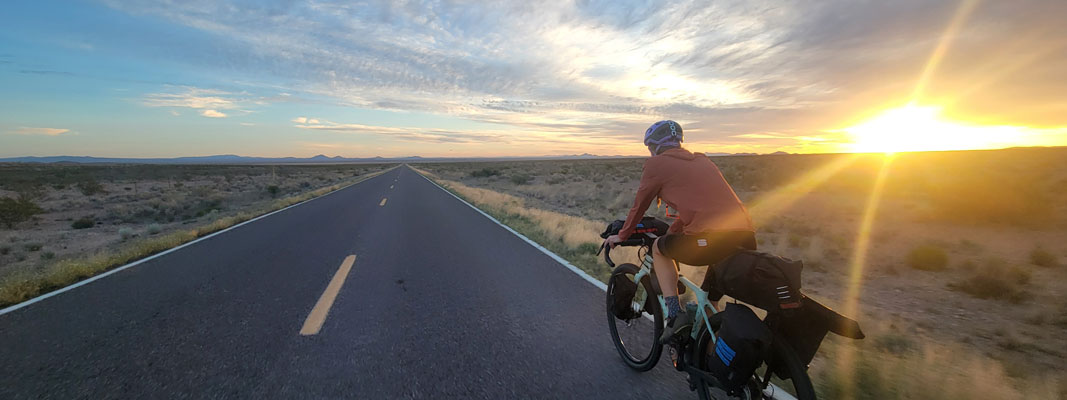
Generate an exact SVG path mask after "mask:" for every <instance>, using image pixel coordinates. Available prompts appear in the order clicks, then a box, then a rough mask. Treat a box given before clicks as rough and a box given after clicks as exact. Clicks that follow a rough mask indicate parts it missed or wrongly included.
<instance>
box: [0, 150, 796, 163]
mask: <svg viewBox="0 0 1067 400" xmlns="http://www.w3.org/2000/svg"><path fill="white" fill-rule="evenodd" d="M706 154H707V155H708V156H731V155H739V156H740V155H756V154H755V153H738V154H727V153H706ZM773 154H789V153H784V152H781V151H779V152H777V153H773ZM608 158H633V156H617V155H616V156H598V155H593V154H589V153H585V154H577V155H564V156H541V157H419V156H411V157H390V158H386V157H369V158H347V157H341V156H334V157H329V156H326V155H322V154H319V155H317V156H314V157H307V158H299V157H247V156H239V155H235V154H222V155H215V156H199V157H174V158H109V157H88V156H49V157H10V158H0V163H71V164H327V163H395V162H443V161H506V160H584V159H608Z"/></svg>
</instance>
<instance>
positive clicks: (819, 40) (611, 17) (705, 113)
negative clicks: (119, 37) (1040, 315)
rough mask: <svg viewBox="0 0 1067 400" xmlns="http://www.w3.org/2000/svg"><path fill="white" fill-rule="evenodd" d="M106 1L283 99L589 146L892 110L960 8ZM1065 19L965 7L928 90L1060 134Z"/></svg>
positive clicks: (838, 0)
mask: <svg viewBox="0 0 1067 400" xmlns="http://www.w3.org/2000/svg"><path fill="white" fill-rule="evenodd" d="M108 4H109V5H111V6H112V7H114V8H117V9H120V10H123V11H126V12H128V13H130V14H134V15H150V16H154V17H159V18H162V19H166V20H170V21H173V22H174V23H177V24H181V25H184V26H187V27H190V28H192V29H193V30H195V31H196V32H198V33H199V35H198V36H196V37H197V38H201V39H203V38H214V39H217V40H212V41H210V43H207V42H208V41H207V40H202V41H201V42H190V43H188V44H187V45H186V47H182V46H175V48H174V50H173V52H172V53H173V55H171V56H172V57H174V58H175V60H177V61H179V62H187V63H190V64H192V65H196V66H198V67H200V66H207V67H217V68H219V69H220V70H234V69H237V70H241V71H249V72H254V73H259V74H261V75H263V76H269V77H270V81H271V82H286V83H284V84H280V86H281V87H277V88H276V89H277V91H278V92H279V94H278V95H277V96H281V97H288V95H289V94H290V93H298V94H302V95H303V94H307V95H310V96H313V97H321V98H324V99H328V100H324V101H327V102H330V103H335V104H341V105H344V106H351V107H359V108H369V109H387V110H402V111H418V112H427V113H434V114H442V115H448V116H454V117H458V118H464V119H469V120H473V121H479V122H488V123H494V124H500V125H501V127H502V128H504V129H502V130H508V129H525V130H535V131H536V130H540V131H541V132H556V133H560V134H565V135H569V134H575V135H577V134H578V133H586V134H589V135H591V136H596V137H611V136H621V135H628V134H630V132H633V131H637V130H641V129H642V125H644V126H647V125H648V124H649V123H651V122H653V121H655V120H658V119H663V118H675V119H679V120H683V119H684V120H687V121H689V123H688V124H687V126H695V127H698V129H695V130H693V134H694V139H696V140H704V141H715V140H724V141H725V140H738V139H746V138H744V137H737V136H736V135H744V134H760V133H763V132H768V131H775V132H783V133H784V134H793V131H790V129H792V130H795V131H797V132H803V133H800V134H802V135H808V136H810V135H818V134H819V131H825V130H830V129H833V128H838V127H840V126H839V124H840V123H841V122H843V121H844V120H846V119H848V118H851V117H854V116H855V115H856V114H858V113H862V112H865V111H867V110H869V109H873V108H878V107H885V106H888V105H892V104H894V103H902V102H906V101H908V100H909V96H910V95H911V94H912V93H913V91H914V85H915V83H916V81H917V79H918V75H919V74H920V72H921V71H922V69H923V68H924V66H925V65H926V63H927V60H928V59H929V57H930V55H931V54H932V53H933V51H934V49H935V48H937V46H938V45H939V43H941V41H942V37H943V36H944V33H945V29H946V27H947V26H948V24H949V21H950V20H952V18H953V15H955V14H956V12H957V4H956V2H929V1H923V0H901V1H894V2H853V1H848V0H828V1H824V2H819V3H809V2H804V3H788V2H787V3H781V2H775V1H770V0H762V1H722V2H706V1H700V0H680V1H673V2H614V1H579V2H558V3H529V2H488V3H481V4H477V5H471V4H466V3H462V2H459V3H454V2H438V1H429V0H426V1H418V0H416V1H410V2H390V1H371V2H368V3H365V4H364V3H361V4H359V5H353V4H349V3H348V2H343V1H315V2H303V1H289V2H281V3H278V4H273V5H260V4H256V3H246V2H151V3H147V2H139V1H132V0H131V1H122V0H110V1H108ZM1065 18H1067V5H1064V4H1063V2H1062V1H1056V0H1024V1H1021V2H983V3H981V4H979V5H978V6H977V8H976V9H975V10H974V11H973V12H971V13H970V14H969V16H968V18H967V19H966V20H965V22H964V24H963V25H961V28H960V29H959V30H958V31H956V32H954V34H953V35H951V36H950V37H949V39H950V40H949V41H948V42H946V43H948V45H949V46H948V47H947V48H948V51H947V52H946V53H945V57H944V58H943V59H942V61H941V63H940V65H939V67H938V69H937V70H936V71H935V73H934V75H933V79H932V80H931V84H930V86H929V87H928V88H927V89H926V90H925V91H924V93H925V96H926V98H927V99H929V100H930V101H944V102H949V103H951V104H952V108H954V109H957V110H960V112H961V113H970V114H972V115H984V116H989V118H990V119H994V120H996V122H1011V121H1014V120H1020V121H1021V120H1025V124H1045V125H1051V126H1057V125H1067V109H1065V108H1064V106H1063V103H1062V100H1060V99H1061V98H1062V93H1064V92H1065V91H1067V79H1062V71H1064V70H1067V52H1063V51H1062V50H1063V49H1064V48H1067V24H1062V23H1061V21H1062V20H1064V19H1065ZM146 40H147V39H146ZM160 40H164V39H160ZM165 40H170V39H165ZM101 43H102V42H101ZM168 43H169V42H168ZM206 44H210V51H209V50H203V49H201V48H202V47H204V46H205V45H206ZM1005 93H1007V94H1010V95H1005ZM259 99H261V98H257V97H255V96H251V95H248V94H247V93H233V92H228V91H220V90H212V89H202V88H193V87H173V88H172V90H169V91H167V92H164V93H157V94H153V95H149V96H146V98H145V100H144V102H145V104H146V105H149V106H156V107H184V108H193V109H197V110H234V109H238V108H240V109H247V108H249V107H251V106H254V105H255V104H256V102H257V101H259ZM242 104H243V105H242ZM947 111H948V112H951V111H952V110H951V109H949V110H947ZM301 118H306V117H301ZM298 120H299V118H298V119H297V120H294V122H296V123H298V124H305V125H322V126H328V124H326V123H316V122H310V121H308V120H307V119H304V120H302V121H298ZM309 129H310V128H309ZM747 139H754V140H756V141H758V140H761V139H760V138H757V137H749V138H747Z"/></svg>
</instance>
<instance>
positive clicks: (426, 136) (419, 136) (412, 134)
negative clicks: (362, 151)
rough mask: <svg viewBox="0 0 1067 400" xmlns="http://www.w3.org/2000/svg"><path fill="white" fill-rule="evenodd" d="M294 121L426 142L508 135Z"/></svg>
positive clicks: (304, 125) (484, 139)
mask: <svg viewBox="0 0 1067 400" xmlns="http://www.w3.org/2000/svg"><path fill="white" fill-rule="evenodd" d="M313 121H314V122H313ZM293 122H296V123H297V125H296V127H297V128H301V129H308V130H315V131H329V132H337V133H345V134H356V135H380V136H387V137H389V138H393V139H399V140H405V141H411V142H425V143H485V142H504V141H505V139H504V138H505V136H506V135H504V134H501V133H499V132H492V131H484V130H448V129H423V128H412V127H394V126H375V125H363V124H344V123H335V122H330V121H322V122H320V121H319V120H318V119H315V118H305V117H300V118H296V119H294V120H293Z"/></svg>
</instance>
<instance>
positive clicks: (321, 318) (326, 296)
mask: <svg viewBox="0 0 1067 400" xmlns="http://www.w3.org/2000/svg"><path fill="white" fill-rule="evenodd" d="M355 263H356V255H355V254H352V255H350V256H348V257H345V261H344V262H342V263H341V268H338V269H337V273H335V274H334V275H333V279H331V280H330V284H329V285H327V286H326V291H325V292H322V296H321V297H319V302H318V303H315V308H312V309H311V314H308V317H307V319H306V320H304V327H303V328H300V334H301V335H303V336H309V335H317V334H318V333H319V330H320V329H322V323H323V322H326V315H327V314H329V313H330V307H333V301H334V300H335V299H337V293H338V292H340V291H341V286H342V285H344V284H345V278H347V277H348V272H349V271H351V270H352V264H355Z"/></svg>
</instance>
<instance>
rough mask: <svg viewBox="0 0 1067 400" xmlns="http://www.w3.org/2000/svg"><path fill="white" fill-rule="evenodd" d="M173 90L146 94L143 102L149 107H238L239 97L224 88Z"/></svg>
mask: <svg viewBox="0 0 1067 400" xmlns="http://www.w3.org/2000/svg"><path fill="white" fill-rule="evenodd" d="M171 89H172V91H170V92H163V93H151V94H148V95H145V97H144V99H143V102H142V104H144V105H146V106H149V107H177V108H192V109H222V110H225V109H232V108H237V107H238V104H239V103H240V100H239V99H236V98H234V94H233V93H229V92H226V91H222V90H215V89H205V88H197V87H191V86H178V87H172V88H171Z"/></svg>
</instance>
